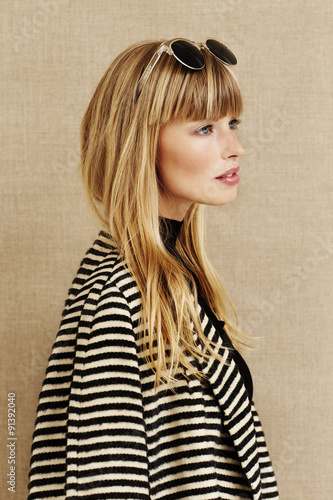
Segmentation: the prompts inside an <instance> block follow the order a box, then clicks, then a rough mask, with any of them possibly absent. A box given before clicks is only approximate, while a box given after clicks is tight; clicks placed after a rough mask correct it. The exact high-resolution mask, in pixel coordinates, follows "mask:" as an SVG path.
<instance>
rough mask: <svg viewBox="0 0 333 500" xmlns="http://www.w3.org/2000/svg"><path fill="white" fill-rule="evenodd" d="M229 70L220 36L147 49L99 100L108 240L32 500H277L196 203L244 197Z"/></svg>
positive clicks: (77, 284) (124, 57)
mask: <svg viewBox="0 0 333 500" xmlns="http://www.w3.org/2000/svg"><path fill="white" fill-rule="evenodd" d="M235 63H236V58H235V56H234V55H233V54H232V53H231V52H230V51H229V50H228V49H227V48H226V47H225V46H224V45H223V44H221V43H220V42H217V41H214V40H208V41H207V42H206V43H205V44H200V45H197V44H194V43H191V42H189V41H186V40H182V39H180V40H176V41H171V42H164V43H160V42H149V43H139V44H136V45H134V46H132V47H130V48H129V49H128V50H125V51H124V52H123V53H122V54H121V55H120V56H118V57H117V59H116V60H115V61H114V62H113V63H112V64H111V66H110V68H109V69H108V70H107V72H106V73H105V75H104V77H103V78H102V80H101V82H100V83H99V85H98V87H97V89H96V91H95V94H94V96H93V98H92V100H91V102H90V104H89V107H88V109H87V111H86V113H85V116H84V119H83V123H82V156H81V166H82V173H83V178H84V182H85V185H86V187H87V192H88V196H89V199H90V201H91V203H92V206H93V208H94V210H95V211H96V212H97V214H98V215H99V218H100V220H101V222H102V223H103V225H104V230H103V231H102V232H101V233H100V235H99V238H98V239H97V241H96V242H95V243H94V245H93V247H92V248H91V249H90V250H89V251H88V252H87V254H86V257H85V259H84V260H83V262H82V264H81V267H80V269H79V271H78V274H77V277H76V278H75V280H74V282H73V285H72V288H71V290H70V291H69V296H68V299H67V302H66V306H65V310H64V313H63V319H62V323H61V327H60V331H59V333H58V336H57V339H56V342H55V344H54V347H53V351H52V354H51V357H50V359H49V367H48V370H47V374H46V379H45V381H44V384H43V389H42V392H41V395H40V403H39V407H38V413H37V421H36V429H35V433H34V442H33V446H32V459H31V472H30V485H29V490H30V496H29V500H32V499H37V498H43V499H44V498H59V499H65V498H66V499H72V498H77V497H80V498H81V499H86V500H88V499H89V500H97V499H115V500H118V499H140V500H148V499H153V500H157V499H162V500H171V499H175V500H176V499H191V500H199V499H200V500H203V499H204V500H208V499H238V498H253V499H266V498H274V499H276V498H278V492H277V487H276V482H275V478H274V473H273V470H272V466H271V463H270V459H269V455H268V451H267V448H266V444H265V440H264V435H263V432H262V428H261V424H260V421H259V419H258V416H257V413H256V411H255V409H254V406H253V403H252V380H251V375H250V372H249V370H248V368H247V365H246V364H245V362H244V360H243V358H242V357H241V356H240V354H239V352H238V349H240V348H241V347H243V346H245V345H246V343H247V338H246V337H245V335H243V334H242V333H241V332H240V331H239V330H238V329H237V327H236V326H235V324H234V323H233V321H232V319H231V317H230V315H229V312H228V310H229V309H230V307H229V306H230V305H231V304H230V302H229V299H228V297H227V295H226V292H225V291H224V289H223V287H222V285H221V283H220V281H219V279H218V276H217V274H216V273H215V271H214V270H213V268H212V267H211V265H210V264H209V262H208V259H207V257H206V254H205V251H204V248H203V244H202V240H203V236H202V231H203V227H202V206H203V205H204V204H207V205H223V204H225V203H228V202H231V201H232V200H233V199H234V198H235V197H236V194H237V183H238V181H239V178H238V175H237V172H238V169H239V165H238V162H239V158H240V156H241V155H242V154H243V153H244V150H243V148H242V146H241V144H240V143H239V141H238V139H237V137H236V132H235V129H236V128H237V123H238V118H239V116H240V115H241V112H242V97H241V93H240V90H239V87H238V84H237V81H236V79H235V77H234V75H233V73H232V72H231V70H230V69H229V66H230V65H232V64H235Z"/></svg>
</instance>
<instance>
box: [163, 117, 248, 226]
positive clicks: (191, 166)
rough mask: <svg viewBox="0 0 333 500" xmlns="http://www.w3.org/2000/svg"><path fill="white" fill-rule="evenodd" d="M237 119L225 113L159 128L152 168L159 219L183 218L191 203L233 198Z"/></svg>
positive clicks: (239, 151)
mask: <svg viewBox="0 0 333 500" xmlns="http://www.w3.org/2000/svg"><path fill="white" fill-rule="evenodd" d="M238 123H239V121H238V120H236V119H233V118H232V117H231V116H225V117H224V118H221V119H220V120H218V121H199V122H186V123H180V124H178V123H172V122H171V123H168V124H166V125H164V126H162V127H161V130H160V134H159V142H158V152H157V171H158V176H159V180H160V184H161V185H160V190H159V196H160V199H159V203H160V206H159V210H160V215H161V216H162V217H167V218H169V219H175V220H183V218H184V216H185V214H186V212H187V210H188V209H189V208H190V206H191V205H192V204H193V203H203V204H205V205H224V204H226V203H230V202H231V201H233V200H234V199H235V198H236V196H237V184H238V182H239V176H238V174H237V172H238V170H239V158H240V156H242V155H243V154H244V149H243V147H242V145H241V144H240V142H239V140H238V138H237V136H236V129H237V125H238Z"/></svg>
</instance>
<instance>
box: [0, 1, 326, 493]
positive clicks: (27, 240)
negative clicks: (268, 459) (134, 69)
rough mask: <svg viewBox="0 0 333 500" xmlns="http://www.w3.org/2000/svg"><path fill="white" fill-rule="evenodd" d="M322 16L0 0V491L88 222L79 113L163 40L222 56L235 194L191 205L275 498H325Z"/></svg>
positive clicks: (288, 7)
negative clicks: (234, 90)
mask: <svg viewBox="0 0 333 500" xmlns="http://www.w3.org/2000/svg"><path fill="white" fill-rule="evenodd" d="M332 17H333V16H332V2H331V0H323V1H322V2H318V1H314V0H288V1H271V2H267V1H265V0H255V1H252V2H248V1H246V0H214V1H213V2H201V1H195V0H182V1H180V2H179V1H178V0H160V1H159V0H122V1H121V2H119V1H113V0H110V1H107V0H97V1H96V0H95V1H88V0H80V1H79V0H72V1H70V0H38V1H37V0H33V1H31V0H30V1H29V2H28V1H19V0H7V1H6V0H1V22H2V41H3V43H2V45H1V52H2V54H1V61H2V64H1V70H0V71H1V156H2V160H1V193H0V195H1V198H0V199H1V210H2V211H1V223H2V228H1V233H0V234H1V240H2V241H1V247H0V248H1V260H0V266H1V277H2V288H1V300H0V304H1V312H0V321H1V345H2V349H1V370H2V375H1V382H2V383H1V403H0V408H1V445H0V446H1V448H0V457H1V469H0V470H1V493H0V496H1V498H2V499H7V498H8V499H10V498H13V499H15V500H21V499H25V498H26V486H27V474H28V465H29V464H28V463H29V452H30V445H31V434H32V432H33V424H34V419H35V410H36V405H37V397H38V393H39V391H40V388H41V383H42V379H43V377H44V371H45V368H46V364H47V357H48V355H49V353H50V349H51V345H52V343H53V341H54V337H55V335H56V333H57V328H58V324H59V321H60V314H61V310H62V307H63V303H64V300H65V296H66V292H67V289H68V287H69V285H70V282H71V280H72V278H73V276H74V274H75V272H76V269H77V267H78V264H79V262H80V260H81V258H82V257H83V254H84V252H85V251H86V249H87V248H88V247H89V246H90V244H91V242H92V240H93V239H94V237H95V236H96V234H97V231H98V229H99V228H98V227H97V226H96V224H95V222H94V221H93V219H92V216H91V215H90V212H89V211H88V209H87V207H86V203H85V199H84V196H83V194H82V188H81V186H80V180H79V178H78V175H77V161H78V155H79V126H80V121H81V117H82V115H83V112H84V110H85V108H86V106H87V104H88V101H89V99H90V96H91V94H92V92H93V90H94V89H95V87H96V85H97V83H98V81H99V79H100V78H101V76H102V74H103V73H104V71H105V69H106V68H107V66H108V65H109V63H110V62H111V60H112V59H113V58H114V57H115V56H116V55H117V54H118V53H119V52H120V51H121V50H122V49H123V48H125V47H126V46H128V45H129V44H130V43H132V42H135V41H137V40H140V39H147V38H148V39H151V38H155V37H157V38H162V37H166V38H173V37H176V36H181V37H189V38H191V39H194V40H197V41H200V40H203V39H204V38H205V37H206V36H213V37H217V38H220V39H221V40H224V41H225V42H226V43H227V44H229V45H230V47H231V48H232V49H233V50H234V51H235V53H236V54H237V57H238V60H239V64H238V67H237V69H236V73H237V75H238V77H239V80H240V83H241V85H242V88H243V91H244V96H245V104H246V107H245V113H244V116H243V124H242V126H241V131H240V136H241V139H242V140H243V143H244V146H245V148H246V149H247V154H246V155H245V157H244V158H243V159H242V160H243V161H242V163H241V184H240V188H239V197H238V199H237V201H236V202H235V203H234V204H232V205H230V206H227V207H221V208H214V209H211V208H210V209H209V210H208V211H207V223H208V231H207V245H208V249H209V253H210V255H211V257H212V259H213V261H214V263H215V265H216V266H217V268H218V270H219V272H220V273H221V275H222V276H223V278H224V280H225V284H226V287H227V289H228V290H229V292H230V295H231V297H232V299H233V301H234V303H235V305H236V308H237V310H238V313H239V318H240V322H241V326H242V327H243V329H245V330H247V331H248V332H250V333H253V334H256V335H259V336H262V337H263V340H262V341H260V342H259V345H258V349H257V350H256V351H255V352H254V353H251V354H250V355H248V356H247V359H248V361H249V364H250V366H251V370H252V373H253V377H254V383H255V401H256V404H257V406H258V409H259V411H260V414H261V418H262V421H263V425H264V429H265V431H266V437H267V440H268V444H269V447H270V451H271V456H272V459H273V462H274V465H275V468H276V472H277V477H278V481H279V487H280V492H281V499H283V500H310V499H311V500H318V499H320V500H328V499H330V498H332V496H331V495H332V486H333V484H332V460H333V452H332V449H333V442H332V428H331V422H332V365H331V356H330V349H331V347H332V260H333V256H332V253H333V235H332V222H333V221H332V203H331V202H332V191H333V174H332V172H333V169H332V165H331V163H332V156H333V151H332V140H331V127H332V84H333V82H332V75H333V67H332V60H333V58H332ZM9 392H15V394H16V409H17V432H16V436H17V441H16V477H17V482H16V492H15V493H10V492H8V490H7V486H8V485H7V484H6V481H7V477H6V474H7V473H8V472H9V465H8V463H7V459H8V454H9V448H7V447H6V445H7V443H8V441H7V437H8V434H7V394H8V393H9ZM203 500H204V499H203Z"/></svg>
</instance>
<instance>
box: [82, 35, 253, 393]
mask: <svg viewBox="0 0 333 500" xmlns="http://www.w3.org/2000/svg"><path fill="white" fill-rule="evenodd" d="M160 43H161V42H160V41H159V42H142V43H138V44H135V45H133V46H131V47H129V48H128V49H127V50H125V51H124V52H122V53H121V54H120V55H119V56H118V57H117V58H116V59H115V61H114V62H113V63H112V64H111V66H110V67H109V69H108V70H107V71H106V73H105V74H104V76H103V78H102V80H101V81H100V83H99V84H98V86H97V89H96V91H95V93H94V95H93V97H92V99H91V102H90V104H89V106H88V109H87V111H86V113H85V115H84V118H83V121H82V127H81V147H82V153H81V169H82V175H83V179H84V183H85V186H86V189H87V193H88V197H89V200H90V202H91V204H92V207H93V209H94V210H95V212H96V213H97V214H98V216H99V218H100V220H101V221H102V223H103V225H104V228H105V229H106V230H107V231H108V232H109V233H110V234H111V236H112V238H113V241H114V242H115V244H116V245H117V247H118V250H119V252H120V255H121V256H122V258H123V259H124V262H126V264H127V266H128V268H129V270H130V272H131V273H132V274H133V276H134V277H135V279H136V281H137V284H138V287H139V290H140V292H141V297H142V316H143V345H144V347H145V348H146V349H147V350H146V353H147V354H146V355H147V359H148V361H149V363H150V366H151V367H152V369H153V370H154V371H155V373H156V383H157V384H159V383H160V382H161V381H166V380H172V379H173V378H174V376H175V374H176V372H177V369H178V368H179V366H180V365H181V366H183V367H184V368H185V370H189V372H190V373H192V374H194V375H195V376H197V377H201V376H202V374H201V373H200V371H198V369H197V368H196V367H195V365H197V363H195V361H199V360H200V359H202V357H203V350H204V351H205V352H206V353H207V355H208V354H209V353H210V355H216V354H215V351H214V349H213V346H212V345H211V344H210V343H209V342H208V340H207V338H206V337H205V335H204V333H203V331H202V327H201V323H200V320H199V317H198V307H197V295H196V288H197V287H196V284H195V281H194V278H193V275H195V276H196V277H197V281H198V283H199V288H200V293H201V295H202V296H203V298H204V299H205V301H206V302H207V303H208V305H209V306H210V307H211V309H212V310H213V311H214V313H215V314H216V315H217V317H218V318H219V319H221V320H223V321H225V324H226V327H225V328H226V330H227V332H228V334H229V336H230V338H231V340H232V342H233V343H234V345H235V347H237V348H241V347H242V346H244V345H246V342H245V335H243V334H242V333H241V332H240V331H239V330H238V328H237V327H236V325H235V324H234V322H233V321H232V320H231V317H230V314H229V309H230V308H231V309H233V307H232V304H231V302H230V300H229V298H228V296H227V294H226V292H225V290H224V288H223V286H222V284H221V282H220V279H219V278H218V276H217V273H216V272H215V271H214V269H213V267H212V266H211V264H210V263H209V261H208V258H207V256H206V253H205V250H204V247H203V216H202V206H200V205H198V204H194V205H192V207H191V208H190V209H189V211H188V213H187V214H186V216H185V219H184V223H183V225H182V228H181V231H180V234H179V237H178V239H177V246H176V249H177V251H178V253H179V255H180V256H181V262H180V261H179V259H175V258H174V257H173V256H172V255H171V254H170V253H169V252H168V251H167V250H166V248H165V246H164V244H163V241H162V238H161V234H160V221H159V207H158V204H159V191H158V182H159V181H158V176H157V172H156V153H157V143H158V137H159V130H160V127H161V126H162V125H163V124H166V123H168V122H171V121H174V122H185V121H191V120H203V119H210V120H218V119H219V118H221V117H223V116H226V115H227V114H228V113H230V114H231V115H232V116H233V117H235V118H237V117H239V116H240V114H241V113H242V106H243V104H242V96H241V93H240V89H239V86H238V83H237V81H236V79H235V77H234V75H233V73H232V72H231V71H230V69H229V68H228V67H226V66H225V65H223V64H222V63H221V62H220V61H218V60H217V58H216V57H214V56H212V55H211V54H210V53H209V52H208V51H207V50H205V49H203V50H204V57H205V63H206V65H205V68H204V69H202V70H200V71H190V70H188V69H187V68H185V67H184V66H183V65H181V64H180V63H179V62H178V61H177V60H176V59H175V58H174V57H172V56H170V55H168V54H162V56H161V58H160V60H159V62H158V64H157V65H156V66H155V68H154V70H153V71H152V73H151V74H150V76H149V78H148V80H147V81H146V82H145V84H144V86H143V88H142V91H141V94H140V96H139V97H138V98H137V83H138V80H139V78H140V75H141V73H142V71H143V70H144V68H145V67H146V65H147V64H148V62H149V60H150V58H151V57H152V55H153V54H154V52H155V51H156V50H157V48H158V46H159V45H160ZM193 297H194V299H193ZM233 311H234V309H233ZM234 312H235V311H234ZM236 319H237V318H236ZM193 326H194V329H195V332H196V334H197V335H198V338H199V344H201V346H200V347H199V345H198V342H197V341H196V340H195V338H194V335H193ZM203 346H204V347H206V349H203Z"/></svg>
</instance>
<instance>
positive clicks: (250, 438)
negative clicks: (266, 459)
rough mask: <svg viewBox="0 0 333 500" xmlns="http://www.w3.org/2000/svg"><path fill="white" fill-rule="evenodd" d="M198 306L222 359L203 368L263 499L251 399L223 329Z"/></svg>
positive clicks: (245, 467) (256, 499)
mask: <svg viewBox="0 0 333 500" xmlns="http://www.w3.org/2000/svg"><path fill="white" fill-rule="evenodd" d="M199 307H200V309H201V314H200V318H202V327H203V330H204V332H205V335H206V336H207V338H208V339H209V340H212V341H213V342H215V343H216V346H215V350H216V352H217V353H218V354H219V355H220V357H221V358H222V362H221V361H219V360H217V359H215V358H214V359H213V358H212V357H210V359H209V361H208V362H206V361H204V362H202V370H203V373H204V374H205V375H206V376H207V379H208V381H209V383H210V385H211V387H212V390H213V392H214V394H215V396H216V398H217V400H218V401H219V404H220V407H221V410H222V411H223V414H224V419H223V421H224V425H225V427H226V428H227V430H228V432H229V434H230V436H231V438H232V440H233V442H234V446H235V449H236V450H237V453H238V457H239V459H240V462H241V465H242V468H243V470H244V473H245V474H246V477H247V479H248V482H249V485H250V487H251V489H252V494H253V499H254V500H260V498H261V477H260V466H259V455H258V449H257V439H256V432H255V428H254V421H253V414H252V409H251V401H250V399H249V397H248V393H247V391H246V388H245V385H244V382H243V379H242V376H241V374H240V372H239V370H238V367H237V365H236V364H235V362H234V360H233V358H232V355H231V353H230V351H229V349H227V348H225V347H224V346H223V344H222V339H221V335H220V333H219V332H218V331H217V330H216V328H215V327H214V325H212V323H211V321H210V320H209V318H208V316H207V314H206V313H205V311H204V310H203V309H202V308H201V306H199Z"/></svg>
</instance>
